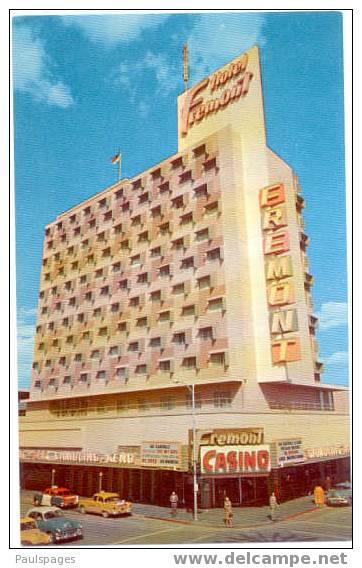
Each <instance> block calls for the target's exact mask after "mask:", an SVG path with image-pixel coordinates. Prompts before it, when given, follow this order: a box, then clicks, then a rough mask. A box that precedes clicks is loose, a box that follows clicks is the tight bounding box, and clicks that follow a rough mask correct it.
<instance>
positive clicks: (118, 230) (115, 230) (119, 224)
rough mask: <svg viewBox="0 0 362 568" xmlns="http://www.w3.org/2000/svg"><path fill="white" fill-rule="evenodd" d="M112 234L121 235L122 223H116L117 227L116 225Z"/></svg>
mask: <svg viewBox="0 0 362 568" xmlns="http://www.w3.org/2000/svg"><path fill="white" fill-rule="evenodd" d="M114 233H115V234H116V235H119V234H120V233H122V223H118V225H116V226H115V227H114Z"/></svg>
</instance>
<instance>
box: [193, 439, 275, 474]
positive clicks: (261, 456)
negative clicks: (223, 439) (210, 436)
mask: <svg viewBox="0 0 362 568" xmlns="http://www.w3.org/2000/svg"><path fill="white" fill-rule="evenodd" d="M200 453H201V456H200V457H201V472H202V473H204V474H223V473H265V472H268V471H270V450H269V446H268V445H261V446H224V447H218V448H215V447H212V446H211V447H210V446H201V448H200Z"/></svg>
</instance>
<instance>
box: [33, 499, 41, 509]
mask: <svg viewBox="0 0 362 568" xmlns="http://www.w3.org/2000/svg"><path fill="white" fill-rule="evenodd" d="M33 503H34V505H35V507H39V505H40V500H39V499H38V498H37V497H35V499H34V500H33Z"/></svg>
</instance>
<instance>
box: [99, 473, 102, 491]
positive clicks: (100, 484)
mask: <svg viewBox="0 0 362 568" xmlns="http://www.w3.org/2000/svg"><path fill="white" fill-rule="evenodd" d="M102 477H103V472H102V471H100V472H99V492H101V491H102Z"/></svg>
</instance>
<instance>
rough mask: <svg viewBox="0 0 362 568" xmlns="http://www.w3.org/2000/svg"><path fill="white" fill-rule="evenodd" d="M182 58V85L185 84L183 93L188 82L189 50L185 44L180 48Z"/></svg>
mask: <svg viewBox="0 0 362 568" xmlns="http://www.w3.org/2000/svg"><path fill="white" fill-rule="evenodd" d="M182 56H183V63H184V84H185V91H187V89H188V80H189V48H188V46H187V43H185V45H184V46H183V48H182Z"/></svg>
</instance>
